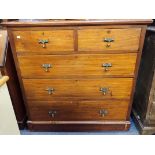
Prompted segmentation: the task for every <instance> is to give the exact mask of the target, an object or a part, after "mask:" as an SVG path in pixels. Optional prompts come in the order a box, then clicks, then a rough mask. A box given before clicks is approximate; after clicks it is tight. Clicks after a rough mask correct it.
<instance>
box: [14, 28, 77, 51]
mask: <svg viewBox="0 0 155 155" xmlns="http://www.w3.org/2000/svg"><path fill="white" fill-rule="evenodd" d="M73 32H74V31H73V30H50V31H48V30H39V31H31V30H29V31H13V36H14V42H15V47H16V51H17V52H30V53H32V52H49V51H50V52H52V51H53V52H56V53H63V52H65V53H72V52H73V50H74V40H73V37H74V35H73ZM41 39H43V40H48V41H49V42H48V43H46V47H45V48H43V47H42V44H39V43H38V41H39V40H41Z"/></svg>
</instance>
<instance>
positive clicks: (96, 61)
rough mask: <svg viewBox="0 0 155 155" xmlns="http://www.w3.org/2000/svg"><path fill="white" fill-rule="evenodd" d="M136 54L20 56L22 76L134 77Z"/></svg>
mask: <svg viewBox="0 0 155 155" xmlns="http://www.w3.org/2000/svg"><path fill="white" fill-rule="evenodd" d="M136 58H137V54H136V53H130V54H102V55H101V54H98V55H85V54H84V55H82V54H79V55H66V56H61V55H56V56H54V55H53V56H51V55H32V56H19V57H18V61H19V66H20V70H21V75H22V77H23V78H65V77H66V78H67V77H85V78H87V77H103V76H134V70H135V64H136Z"/></svg>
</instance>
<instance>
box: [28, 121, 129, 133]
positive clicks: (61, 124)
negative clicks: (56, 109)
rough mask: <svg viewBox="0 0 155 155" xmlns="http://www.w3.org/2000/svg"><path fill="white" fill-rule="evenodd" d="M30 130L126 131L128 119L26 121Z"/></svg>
mask: <svg viewBox="0 0 155 155" xmlns="http://www.w3.org/2000/svg"><path fill="white" fill-rule="evenodd" d="M27 124H28V127H29V130H31V131H63V132H64V131H70V132H75V131H76V132H79V131H111V130H115V131H122V130H124V131H126V130H129V128H130V121H109V122H100V121H79V122H78V121H75V122H74V121H57V122H55V121H53V122H52V121H47V122H46V121H45V122H44V121H42V122H41V121H38V122H37V121H35V122H32V121H28V122H27Z"/></svg>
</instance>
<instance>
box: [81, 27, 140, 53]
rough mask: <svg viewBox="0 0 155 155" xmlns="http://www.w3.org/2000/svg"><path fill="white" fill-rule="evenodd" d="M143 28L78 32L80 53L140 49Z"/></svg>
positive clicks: (89, 29) (83, 30) (100, 29)
mask: <svg viewBox="0 0 155 155" xmlns="http://www.w3.org/2000/svg"><path fill="white" fill-rule="evenodd" d="M140 34H141V28H126V29H125V28H124V29H102V28H98V29H95V28H94V29H92V28H81V29H80V30H78V49H79V51H94V52H95V51H96V52H97V51H111V50H118V51H120V50H127V51H129V50H130V51H135V50H138V49H139V40H140Z"/></svg>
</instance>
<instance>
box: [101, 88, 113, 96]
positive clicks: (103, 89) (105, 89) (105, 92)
mask: <svg viewBox="0 0 155 155" xmlns="http://www.w3.org/2000/svg"><path fill="white" fill-rule="evenodd" d="M100 92H102V93H103V95H106V94H110V95H111V96H112V91H111V90H110V89H109V88H105V87H102V88H100Z"/></svg>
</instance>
